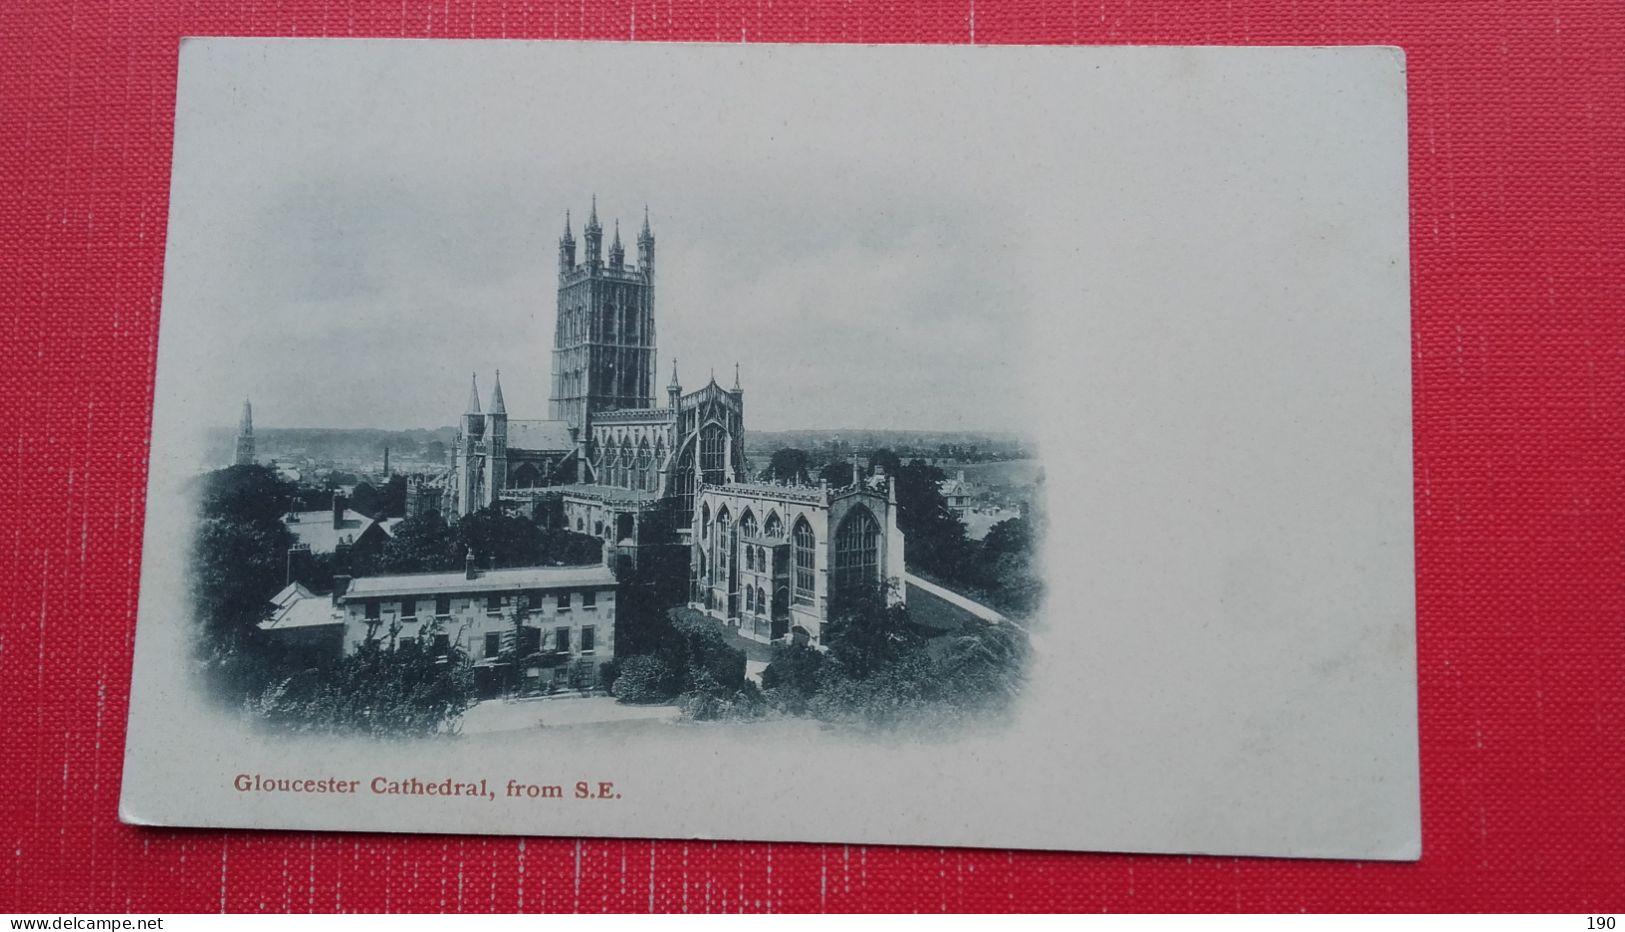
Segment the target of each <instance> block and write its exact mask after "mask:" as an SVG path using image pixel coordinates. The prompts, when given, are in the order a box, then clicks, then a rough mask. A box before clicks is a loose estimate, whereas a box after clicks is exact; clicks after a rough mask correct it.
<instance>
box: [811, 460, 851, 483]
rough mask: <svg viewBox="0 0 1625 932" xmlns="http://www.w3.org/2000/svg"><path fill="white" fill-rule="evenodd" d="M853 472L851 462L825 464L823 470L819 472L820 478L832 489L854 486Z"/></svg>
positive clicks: (839, 461)
mask: <svg viewBox="0 0 1625 932" xmlns="http://www.w3.org/2000/svg"><path fill="white" fill-rule="evenodd" d="M852 472H853V470H852V463H851V461H849V460H835V461H833V462H830V463H825V464H824V466H823V468H822V469H820V470H818V478H819V479H820V480H821V481H824V482H828V483H829V485H830V488H836V489H838V488H845V487H846V486H849V485H851V484H852Z"/></svg>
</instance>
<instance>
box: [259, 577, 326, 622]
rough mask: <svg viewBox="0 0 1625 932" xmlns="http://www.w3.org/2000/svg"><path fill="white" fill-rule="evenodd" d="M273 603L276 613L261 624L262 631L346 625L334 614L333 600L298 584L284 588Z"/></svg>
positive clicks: (274, 597) (272, 599)
mask: <svg viewBox="0 0 1625 932" xmlns="http://www.w3.org/2000/svg"><path fill="white" fill-rule="evenodd" d="M271 601H272V602H275V603H276V611H274V612H272V613H271V617H270V618H267V619H266V620H264V621H262V622H260V630H261V631H287V630H290V629H292V628H314V627H319V626H321V625H339V624H343V623H344V619H343V618H341V617H339V616H338V615H337V614H336V613H335V612H334V610H333V600H332V599H329V598H328V597H327V596H325V595H316V594H315V593H313V592H311V591H310V590H309V589H306V588H305V587H304V586H301V585H300V584H298V583H291V584H289V585H288V586H286V587H284V588H283V590H282V591H281V592H278V593H277V594H276V595H275V596H272V598H271Z"/></svg>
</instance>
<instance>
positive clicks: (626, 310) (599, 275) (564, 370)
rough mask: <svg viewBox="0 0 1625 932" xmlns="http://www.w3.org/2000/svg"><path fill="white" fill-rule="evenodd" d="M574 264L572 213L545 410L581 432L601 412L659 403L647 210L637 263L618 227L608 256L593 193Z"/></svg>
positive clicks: (562, 246)
mask: <svg viewBox="0 0 1625 932" xmlns="http://www.w3.org/2000/svg"><path fill="white" fill-rule="evenodd" d="M582 241H583V243H584V244H585V246H586V255H585V259H584V261H583V262H582V263H581V264H580V265H577V264H576V263H575V240H574V239H573V238H572V237H571V235H570V229H569V219H568V216H567V217H566V220H565V232H564V237H563V238H561V239H560V240H559V294H558V315H557V318H556V322H555V325H554V334H553V393H552V398H551V402H550V404H549V411H548V416H549V417H550V418H552V419H554V420H559V421H567V422H569V424H570V426H572V427H575V428H577V429H580V430H582V431H588V430H590V420H591V418H592V416H593V415H594V414H597V413H599V412H601V411H615V410H620V409H625V408H652V407H654V396H655V391H656V385H655V378H656V375H655V319H654V234H653V233H651V232H650V231H649V220H648V216H647V212H646V213H645V216H644V221H643V232H642V233H640V234H639V236H638V243H637V245H638V264H637V265H636V266H633V265H630V264H628V263H627V261H626V250H625V248H624V247H623V246H622V244H621V237H620V230H619V226H618V225H617V228H616V230H615V238H614V241H613V242H612V243H611V244H610V248H609V262H608V263H607V264H606V263H605V262H604V254H603V242H604V230H603V227H602V226H600V225H599V222H598V199H597V197H596V196H595V197H594V198H593V203H592V209H591V210H590V212H589V213H588V216H587V225H586V227H585V228H584V230H583V232H582Z"/></svg>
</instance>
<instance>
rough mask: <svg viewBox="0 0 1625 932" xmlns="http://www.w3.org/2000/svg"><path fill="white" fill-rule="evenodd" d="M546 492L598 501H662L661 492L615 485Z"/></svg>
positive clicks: (563, 487) (576, 485) (578, 484)
mask: <svg viewBox="0 0 1625 932" xmlns="http://www.w3.org/2000/svg"><path fill="white" fill-rule="evenodd" d="M545 491H549V492H561V493H563V494H565V495H580V496H583V497H585V498H591V499H595V500H598V501H611V500H614V501H623V502H624V501H633V502H654V501H659V500H660V493H659V492H654V491H650V490H648V489H623V488H619V487H617V486H613V485H594V484H592V483H590V482H587V483H583V482H572V483H570V484H568V485H555V486H550V487H548V488H547V489H546V490H545Z"/></svg>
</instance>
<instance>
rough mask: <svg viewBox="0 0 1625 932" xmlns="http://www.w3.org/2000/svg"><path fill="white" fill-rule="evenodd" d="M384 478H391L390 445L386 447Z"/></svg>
mask: <svg viewBox="0 0 1625 932" xmlns="http://www.w3.org/2000/svg"><path fill="white" fill-rule="evenodd" d="M384 478H385V479H388V478H389V447H387V446H386V447H384Z"/></svg>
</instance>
